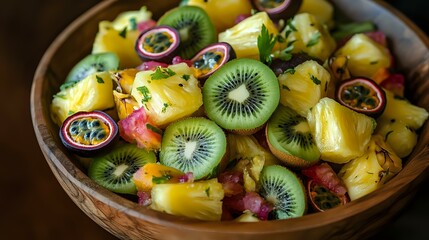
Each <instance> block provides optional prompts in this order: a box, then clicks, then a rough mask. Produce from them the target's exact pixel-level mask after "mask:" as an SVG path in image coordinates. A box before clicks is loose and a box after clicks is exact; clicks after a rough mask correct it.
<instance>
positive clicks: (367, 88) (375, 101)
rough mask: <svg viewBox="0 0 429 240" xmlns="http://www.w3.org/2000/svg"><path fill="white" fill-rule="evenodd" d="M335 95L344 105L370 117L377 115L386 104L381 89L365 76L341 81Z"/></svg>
mask: <svg viewBox="0 0 429 240" xmlns="http://www.w3.org/2000/svg"><path fill="white" fill-rule="evenodd" d="M336 97H337V100H338V101H339V102H340V103H341V104H343V105H344V106H346V107H348V108H350V109H352V110H355V111H357V112H360V113H363V114H366V115H369V116H372V117H376V116H379V115H380V114H381V113H382V112H383V111H384V108H385V105H386V95H385V92H384V91H383V89H382V88H381V87H380V86H378V85H377V83H375V82H374V81H372V80H371V79H366V78H353V79H350V80H346V81H343V82H341V83H340V85H339V86H338V89H337V94H336Z"/></svg>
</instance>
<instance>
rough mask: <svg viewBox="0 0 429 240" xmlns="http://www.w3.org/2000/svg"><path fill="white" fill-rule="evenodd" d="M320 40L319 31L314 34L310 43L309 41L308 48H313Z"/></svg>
mask: <svg viewBox="0 0 429 240" xmlns="http://www.w3.org/2000/svg"><path fill="white" fill-rule="evenodd" d="M319 39H320V32H319V31H317V32H316V33H314V34H313V35H312V36H311V39H310V41H308V43H307V45H306V46H307V47H312V46H314V45H316V44H317V43H318V42H319Z"/></svg>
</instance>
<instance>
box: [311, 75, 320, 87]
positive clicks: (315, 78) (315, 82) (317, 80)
mask: <svg viewBox="0 0 429 240" xmlns="http://www.w3.org/2000/svg"><path fill="white" fill-rule="evenodd" d="M310 79H311V81H313V82H314V84H316V85H319V84H320V83H321V82H322V81H320V80H319V79H317V77H315V76H313V75H310Z"/></svg>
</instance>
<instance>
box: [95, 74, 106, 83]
mask: <svg viewBox="0 0 429 240" xmlns="http://www.w3.org/2000/svg"><path fill="white" fill-rule="evenodd" d="M95 78H96V79H97V82H98V83H104V80H103V79H102V78H101V77H100V76H98V75H95Z"/></svg>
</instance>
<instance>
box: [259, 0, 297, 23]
mask: <svg viewBox="0 0 429 240" xmlns="http://www.w3.org/2000/svg"><path fill="white" fill-rule="evenodd" d="M252 3H253V6H254V7H255V8H256V9H257V10H258V11H261V12H262V11H265V12H267V13H268V15H269V16H270V18H272V19H273V20H280V19H289V18H291V17H293V16H294V15H295V14H296V13H297V12H298V10H299V8H300V7H301V4H302V0H252Z"/></svg>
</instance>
